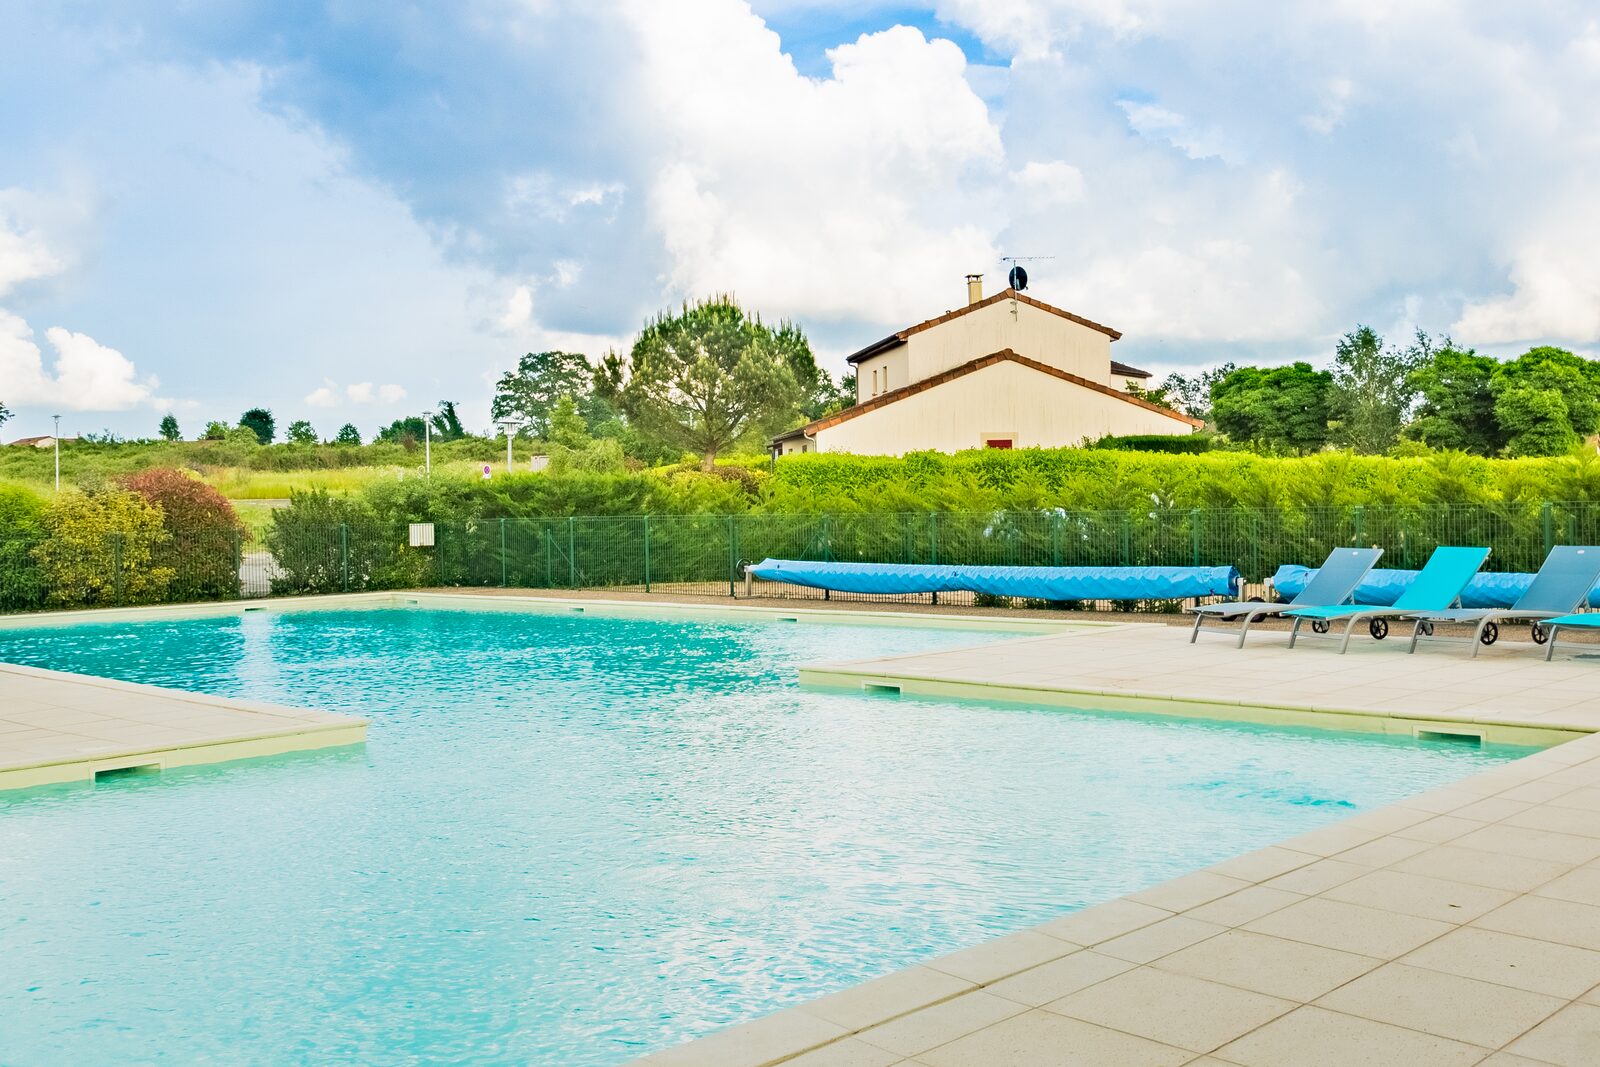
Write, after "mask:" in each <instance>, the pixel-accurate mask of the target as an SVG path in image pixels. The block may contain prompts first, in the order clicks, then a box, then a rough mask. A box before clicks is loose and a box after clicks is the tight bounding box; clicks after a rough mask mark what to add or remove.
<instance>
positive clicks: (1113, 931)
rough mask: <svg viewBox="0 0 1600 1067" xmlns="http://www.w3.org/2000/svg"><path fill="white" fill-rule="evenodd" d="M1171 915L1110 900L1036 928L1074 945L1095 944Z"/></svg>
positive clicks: (1122, 901)
mask: <svg viewBox="0 0 1600 1067" xmlns="http://www.w3.org/2000/svg"><path fill="white" fill-rule="evenodd" d="M1171 914H1172V913H1171V912H1169V911H1166V910H1164V909H1161V908H1152V907H1150V906H1149V905H1148V904H1140V903H1138V902H1136V901H1132V900H1126V899H1122V900H1111V901H1107V902H1106V903H1104V904H1097V905H1095V906H1094V907H1091V908H1084V909H1083V910H1082V911H1075V912H1072V913H1071V914H1068V915H1063V916H1062V917H1061V918H1059V919H1052V920H1051V921H1050V922H1047V923H1045V924H1044V925H1042V926H1040V927H1038V930H1039V931H1040V932H1041V933H1045V934H1049V935H1050V936H1051V937H1059V938H1061V939H1062V940H1064V941H1070V942H1072V943H1073V944H1077V945H1097V944H1099V943H1100V942H1102V941H1109V940H1111V939H1112V938H1113V937H1121V936H1122V935H1123V934H1126V933H1128V932H1130V931H1132V930H1137V929H1139V928H1140V927H1141V926H1149V925H1150V924H1151V923H1154V922H1160V921H1161V920H1162V919H1165V918H1168V917H1169V916H1170V915H1171Z"/></svg>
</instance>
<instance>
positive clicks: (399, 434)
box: [373, 415, 428, 448]
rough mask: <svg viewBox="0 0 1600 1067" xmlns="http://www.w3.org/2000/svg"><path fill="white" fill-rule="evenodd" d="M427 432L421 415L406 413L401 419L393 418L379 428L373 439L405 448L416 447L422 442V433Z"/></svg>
mask: <svg viewBox="0 0 1600 1067" xmlns="http://www.w3.org/2000/svg"><path fill="white" fill-rule="evenodd" d="M427 432H428V427H427V424H426V423H424V422H423V421H422V416H421V415H407V416H406V417H405V418H403V419H395V420H394V421H393V422H391V423H390V424H389V425H387V426H385V427H384V428H383V429H381V430H379V431H378V435H377V436H376V437H374V438H373V440H374V441H387V442H389V443H390V444H395V445H404V446H405V447H406V448H416V447H417V446H418V445H420V444H421V443H422V438H423V435H424V434H426V433H427Z"/></svg>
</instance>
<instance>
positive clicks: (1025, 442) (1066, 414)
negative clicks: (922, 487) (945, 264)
mask: <svg viewBox="0 0 1600 1067" xmlns="http://www.w3.org/2000/svg"><path fill="white" fill-rule="evenodd" d="M967 285H968V302H967V306H966V307H963V308H961V309H960V310H958V311H951V312H949V313H947V314H944V315H940V316H939V317H938V318H934V319H929V320H927V321H926V322H921V323H918V324H917V325H915V326H910V327H907V328H906V329H904V330H901V331H899V332H898V333H893V334H890V335H889V336H888V337H885V338H884V339H883V340H881V341H877V342H875V343H873V344H870V345H868V346H867V347H865V348H863V349H861V350H860V351H859V352H857V353H855V354H854V355H852V356H850V357H849V362H850V363H851V364H852V365H853V366H854V367H855V369H856V403H855V406H854V407H850V408H846V409H845V410H843V411H840V412H836V413H835V414H832V415H828V416H826V417H824V418H821V419H818V420H816V421H815V422H812V423H809V424H807V425H805V426H799V427H796V428H795V429H793V430H790V431H789V432H788V433H786V434H782V435H780V436H778V437H776V438H774V439H773V441H772V451H773V455H775V456H782V455H792V454H794V453H797V452H854V453H857V454H860V455H876V456H898V455H903V454H905V453H907V452H917V451H924V450H931V451H939V452H957V451H960V450H962V449H968V448H1062V447H1067V446H1071V445H1077V444H1081V443H1083V441H1085V440H1092V439H1094V438H1097V437H1104V436H1105V435H1107V434H1119V435H1120V434H1171V435H1180V434H1188V433H1193V432H1194V431H1195V430H1196V429H1198V428H1199V427H1200V426H1201V425H1202V423H1201V422H1200V420H1198V419H1192V418H1190V417H1189V416H1187V415H1181V414H1179V413H1178V412H1176V411H1171V410H1169V409H1167V408H1163V407H1161V406H1159V405H1157V404H1152V403H1149V402H1148V401H1145V400H1141V399H1139V398H1137V397H1135V396H1133V395H1131V394H1130V393H1129V392H1128V391H1127V388H1128V386H1129V385H1130V384H1133V385H1142V384H1143V383H1144V382H1145V381H1147V380H1148V379H1149V377H1150V373H1149V372H1148V371H1142V370H1140V369H1138V368H1137V367H1130V366H1128V365H1127V364H1125V363H1119V362H1117V361H1116V360H1114V359H1112V358H1111V342H1112V341H1115V340H1116V339H1117V338H1119V337H1121V336H1122V335H1121V334H1120V333H1118V332H1117V331H1116V330H1113V329H1112V328H1111V327H1109V326H1102V325H1100V324H1099V323H1097V322H1091V321H1090V320H1088V319H1085V318H1081V317H1080V316H1077V315H1074V314H1072V313H1071V312H1070V311H1063V310H1061V309H1060V308H1057V307H1052V306H1050V305H1049V304H1046V303H1044V302H1043V301H1041V300H1035V299H1034V298H1033V297H1031V296H1027V295H1025V294H1023V293H1019V292H1017V291H1015V290H1013V289H1006V290H1004V291H1002V292H999V293H996V294H995V295H994V296H991V297H989V298H987V299H984V297H983V290H982V281H981V278H980V276H978V275H969V276H968V278H967Z"/></svg>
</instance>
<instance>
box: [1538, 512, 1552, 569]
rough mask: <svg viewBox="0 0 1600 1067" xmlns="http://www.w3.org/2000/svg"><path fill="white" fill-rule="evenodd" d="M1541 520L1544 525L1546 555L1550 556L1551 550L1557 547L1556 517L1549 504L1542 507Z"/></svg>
mask: <svg viewBox="0 0 1600 1067" xmlns="http://www.w3.org/2000/svg"><path fill="white" fill-rule="evenodd" d="M1539 520H1540V522H1542V523H1543V524H1544V554H1545V555H1547V556H1548V555H1549V554H1550V550H1551V549H1552V548H1554V547H1556V524H1555V515H1554V513H1553V509H1552V508H1551V506H1550V505H1549V504H1548V503H1545V504H1543V505H1541V506H1540V508H1539Z"/></svg>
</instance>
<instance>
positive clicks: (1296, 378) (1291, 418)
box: [1211, 363, 1333, 455]
mask: <svg viewBox="0 0 1600 1067" xmlns="http://www.w3.org/2000/svg"><path fill="white" fill-rule="evenodd" d="M1332 394H1333V375H1332V374H1331V373H1330V372H1328V371H1319V370H1313V369H1312V367H1311V364H1309V363H1291V364H1289V365H1287V366H1283V367H1267V368H1263V367H1237V368H1235V369H1234V370H1232V371H1230V372H1229V373H1228V374H1227V375H1226V376H1224V377H1223V378H1221V379H1219V380H1218V381H1217V382H1216V383H1214V384H1213V385H1212V387H1211V413H1212V418H1213V419H1214V420H1215V421H1216V424H1217V429H1219V430H1221V431H1222V432H1223V433H1225V434H1227V435H1228V437H1229V438H1230V439H1232V440H1234V441H1237V442H1239V443H1241V444H1248V445H1250V446H1251V447H1253V448H1258V449H1261V450H1264V451H1268V452H1295V453H1298V454H1300V455H1305V454H1306V453H1308V452H1315V451H1317V450H1318V449H1320V448H1322V447H1323V446H1324V445H1326V444H1327V443H1328V437H1329V431H1328V417H1329V413H1330V410H1331V401H1332Z"/></svg>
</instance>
